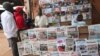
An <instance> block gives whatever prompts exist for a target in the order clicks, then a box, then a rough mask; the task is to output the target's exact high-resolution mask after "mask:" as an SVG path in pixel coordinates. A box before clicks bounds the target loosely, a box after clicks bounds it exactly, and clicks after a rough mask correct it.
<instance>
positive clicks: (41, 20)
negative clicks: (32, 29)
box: [35, 15, 48, 27]
mask: <svg viewBox="0 0 100 56" xmlns="http://www.w3.org/2000/svg"><path fill="white" fill-rule="evenodd" d="M47 25H48V19H47V17H46V16H45V15H43V16H41V17H40V16H36V18H35V26H39V27H44V26H47Z"/></svg>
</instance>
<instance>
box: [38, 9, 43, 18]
mask: <svg viewBox="0 0 100 56" xmlns="http://www.w3.org/2000/svg"><path fill="white" fill-rule="evenodd" d="M38 15H39V16H42V9H41V8H39V13H38Z"/></svg>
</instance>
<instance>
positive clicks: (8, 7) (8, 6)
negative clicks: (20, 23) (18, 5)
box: [2, 2, 13, 11]
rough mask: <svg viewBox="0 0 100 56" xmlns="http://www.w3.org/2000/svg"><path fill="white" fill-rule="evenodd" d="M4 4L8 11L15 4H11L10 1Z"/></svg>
mask: <svg viewBox="0 0 100 56" xmlns="http://www.w3.org/2000/svg"><path fill="white" fill-rule="evenodd" d="M2 5H3V8H4V9H5V10H8V11H11V10H13V4H11V3H10V2H4V3H3V4H2Z"/></svg>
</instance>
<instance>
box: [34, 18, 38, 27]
mask: <svg viewBox="0 0 100 56" xmlns="http://www.w3.org/2000/svg"><path fill="white" fill-rule="evenodd" d="M34 24H35V26H36V27H37V26H38V17H37V16H36V17H35V23H34Z"/></svg>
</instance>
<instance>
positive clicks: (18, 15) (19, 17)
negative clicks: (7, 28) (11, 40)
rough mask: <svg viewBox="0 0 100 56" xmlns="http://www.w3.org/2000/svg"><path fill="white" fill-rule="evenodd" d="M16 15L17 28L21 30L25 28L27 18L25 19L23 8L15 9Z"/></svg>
mask: <svg viewBox="0 0 100 56" xmlns="http://www.w3.org/2000/svg"><path fill="white" fill-rule="evenodd" d="M14 16H15V20H16V24H17V28H18V29H19V30H22V29H25V20H24V17H23V11H22V8H20V7H17V8H16V9H15V12H14Z"/></svg>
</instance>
